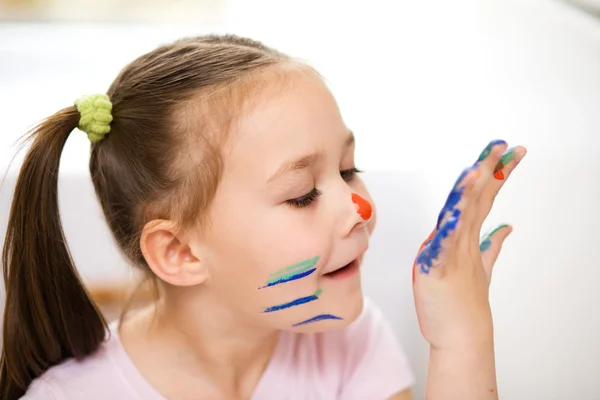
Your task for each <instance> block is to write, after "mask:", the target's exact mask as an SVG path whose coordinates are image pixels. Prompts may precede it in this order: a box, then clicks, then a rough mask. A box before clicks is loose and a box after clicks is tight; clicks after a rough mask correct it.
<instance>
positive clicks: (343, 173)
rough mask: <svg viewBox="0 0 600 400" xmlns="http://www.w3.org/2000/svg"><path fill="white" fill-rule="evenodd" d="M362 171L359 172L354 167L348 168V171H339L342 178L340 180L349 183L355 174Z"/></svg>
mask: <svg viewBox="0 0 600 400" xmlns="http://www.w3.org/2000/svg"><path fill="white" fill-rule="evenodd" d="M361 172H362V171H361V170H359V169H358V168H356V167H353V168H350V169H344V170H342V171H340V175H341V176H342V179H343V180H344V181H346V182H351V181H352V180H353V179H354V178H355V177H356V174H359V173H361Z"/></svg>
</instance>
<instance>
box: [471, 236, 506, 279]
mask: <svg viewBox="0 0 600 400" xmlns="http://www.w3.org/2000/svg"><path fill="white" fill-rule="evenodd" d="M511 232H512V227H511V226H510V225H507V224H501V225H498V226H496V227H495V228H493V229H492V230H490V231H489V232H488V233H486V234H485V235H483V236H482V238H481V242H480V244H479V249H480V251H481V259H482V262H483V269H484V270H485V273H486V275H487V276H488V278H491V276H492V269H493V267H494V263H495V262H496V260H497V259H498V255H499V254H500V250H502V244H503V243H504V240H505V239H506V238H507V237H508V235H510V233H511Z"/></svg>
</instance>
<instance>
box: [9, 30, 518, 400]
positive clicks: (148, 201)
mask: <svg viewBox="0 0 600 400" xmlns="http://www.w3.org/2000/svg"><path fill="white" fill-rule="evenodd" d="M76 127H79V129H80V130H82V131H83V132H85V133H87V135H88V137H89V139H90V140H91V142H92V147H91V150H92V151H91V160H90V172H91V176H92V180H93V183H94V187H95V190H96V194H97V197H98V199H99V201H100V203H101V205H102V208H103V211H104V214H105V217H106V220H107V222H108V224H109V226H110V229H111V231H112V233H113V235H114V238H115V240H116V242H117V244H118V246H119V247H120V248H121V250H122V251H123V252H124V254H125V255H126V256H127V257H128V258H129V260H130V261H131V263H132V264H134V265H135V266H137V267H139V268H141V269H142V270H143V271H144V272H145V273H146V274H147V276H148V277H149V278H150V279H152V280H153V281H154V282H155V283H156V286H157V288H158V296H157V299H156V301H155V302H153V303H152V304H151V305H150V306H148V307H147V308H143V309H140V310H137V311H135V312H130V313H127V314H126V315H125V316H124V317H123V318H122V320H121V321H120V322H119V323H118V324H111V325H110V326H107V324H106V323H105V321H104V319H103V318H102V317H101V315H100V314H99V312H98V310H97V308H96V307H95V305H94V304H93V303H92V301H91V300H90V299H89V297H88V294H87V293H86V290H85V288H84V286H83V285H82V283H81V281H80V279H79V277H78V275H77V272H76V269H75V267H74V265H73V263H72V260H71V257H70V254H69V251H68V248H67V246H66V244H65V240H64V235H63V231H62V228H61V224H60V218H59V212H58V204H57V179H58V167H59V160H60V154H61V150H62V148H63V146H64V144H65V142H66V140H67V138H68V136H69V134H70V133H71V131H73V130H74V129H75V128H76ZM30 139H32V140H33V143H32V146H31V148H30V150H29V152H28V154H27V157H26V159H25V161H24V164H23V166H22V169H21V171H20V175H19V179H18V182H17V187H16V190H15V194H14V200H13V205H12V209H11V214H10V220H9V225H8V231H7V236H6V241H5V245H4V252H3V263H4V268H5V269H4V278H5V284H6V287H7V301H6V309H5V314H4V333H3V348H2V360H1V372H0V388H1V389H0V391H1V395H0V398H1V399H3V400H6V399H10V400H13V399H17V398H25V399H145V400H160V399H238V398H239V399H247V398H252V399H325V400H329V399H410V398H411V395H410V391H409V388H410V386H411V384H412V382H413V376H412V373H411V372H410V370H409V367H408V366H407V363H406V359H405V357H404V355H403V353H402V351H401V349H400V347H399V345H398V344H397V343H396V341H395V339H394V337H393V333H392V331H391V329H390V327H389V325H388V323H387V322H386V321H385V319H384V317H383V316H382V315H381V313H380V312H379V311H378V310H377V308H376V307H375V306H374V305H373V304H371V303H369V302H368V301H364V300H363V295H362V293H361V285H360V274H359V268H360V264H361V261H362V259H363V255H364V253H365V251H366V250H367V247H368V243H369V235H370V233H371V231H372V229H373V226H374V224H375V219H374V216H373V207H372V205H371V200H370V198H369V194H368V193H367V190H366V188H365V186H364V184H363V183H362V181H361V180H360V178H359V177H358V176H357V175H356V173H357V172H358V171H357V170H356V168H355V165H354V146H355V144H354V136H353V135H352V132H351V131H350V130H349V129H348V128H347V127H346V126H345V124H344V122H343V120H342V118H341V116H340V112H339V110H338V107H337V104H336V102H335V100H334V98H333V97H332V95H331V93H330V92H329V90H328V89H327V87H326V86H325V84H324V83H323V81H322V79H321V78H320V76H319V75H318V73H317V72H315V71H314V70H313V69H312V68H310V67H309V66H307V65H305V64H303V63H301V62H299V61H297V60H295V59H293V58H290V57H288V56H286V55H284V54H282V53H280V52H277V51H275V50H273V49H270V48H268V47H266V46H264V45H263V44H261V43H259V42H255V41H252V40H248V39H243V38H239V37H236V36H205V37H198V38H191V39H186V40H181V41H178V42H175V43H173V44H171V45H168V46H162V47H159V48H158V49H156V50H154V51H152V52H150V53H148V54H146V55H143V56H142V57H140V58H138V59H137V60H135V61H134V62H133V63H131V64H130V65H129V66H127V67H126V68H125V69H124V70H123V71H122V72H121V74H120V75H119V76H118V77H117V79H116V80H115V81H114V83H113V84H112V85H111V87H110V88H109V90H108V93H107V95H94V96H84V97H82V98H81V99H79V100H77V101H76V102H75V105H74V106H71V107H68V108H65V109H63V110H61V111H59V112H58V113H56V114H54V115H53V116H51V117H49V118H48V119H46V120H45V121H43V122H42V123H41V124H40V125H39V126H38V127H37V128H35V129H34V130H33V132H32V134H31V136H30ZM506 147H507V146H506V144H505V143H504V142H502V141H496V142H492V143H490V145H489V146H488V147H486V149H485V150H484V152H483V153H482V155H481V156H480V157H479V159H478V160H477V162H476V163H475V164H474V165H473V166H472V167H470V168H468V169H467V170H465V172H464V173H463V174H462V175H461V177H460V178H459V180H458V182H457V183H456V185H455V186H454V188H453V189H452V192H451V194H450V196H449V198H448V202H447V203H446V205H445V206H444V208H443V210H442V212H441V213H440V218H439V220H438V223H437V225H436V228H435V230H434V231H433V233H432V235H431V236H430V237H429V238H428V240H427V241H426V242H425V243H424V244H423V246H422V248H421V250H420V252H419V254H418V256H417V259H416V261H415V265H414V266H413V282H414V293H415V303H416V307H417V312H418V317H419V323H420V326H421V330H422V333H423V335H424V336H425V339H426V340H427V341H428V342H429V343H430V345H431V354H430V368H429V376H428V380H427V397H428V398H430V399H449V398H453V399H454V398H456V399H477V400H480V399H488V398H489V399H495V398H497V393H496V382H495V367H494V350H493V332H492V319H491V313H490V308H489V302H488V287H489V283H490V275H491V269H492V265H493V264H494V261H495V259H496V257H497V255H498V253H499V251H500V246H501V245H502V242H503V240H504V239H505V237H506V236H507V235H508V234H509V233H510V228H509V227H508V226H504V227H502V228H501V229H498V230H497V231H496V232H494V233H493V234H492V235H490V236H489V237H487V238H486V239H485V240H484V242H483V243H482V245H481V246H482V247H481V250H480V247H479V242H478V236H479V232H480V229H481V225H482V223H483V221H484V219H485V217H486V216H487V214H488V212H489V211H490V208H491V206H492V202H493V199H494V197H495V195H496V193H497V192H498V191H499V190H500V188H501V187H502V184H503V183H504V179H505V178H506V177H507V176H508V175H509V174H510V173H511V171H512V170H513V168H514V167H515V166H516V164H517V162H518V161H519V160H520V159H521V158H522V157H523V156H524V154H525V149H524V148H522V147H517V148H514V149H512V150H509V151H507V152H506V153H505V155H504V156H502V154H503V152H505V150H506ZM501 157H502V159H501ZM493 174H495V175H494V176H495V178H494V177H493ZM22 396H24V397H22Z"/></svg>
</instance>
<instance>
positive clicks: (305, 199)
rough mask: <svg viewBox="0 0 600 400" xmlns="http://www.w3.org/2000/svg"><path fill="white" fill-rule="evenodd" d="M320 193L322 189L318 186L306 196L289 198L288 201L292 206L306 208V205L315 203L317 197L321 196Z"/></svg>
mask: <svg viewBox="0 0 600 400" xmlns="http://www.w3.org/2000/svg"><path fill="white" fill-rule="evenodd" d="M320 195H321V191H320V190H319V189H317V188H313V190H311V191H310V192H308V193H307V194H305V195H304V196H300V197H298V198H295V199H291V200H287V201H286V203H288V204H289V205H290V206H292V207H295V208H304V207H308V206H310V205H311V204H312V203H314V202H315V201H316V200H317V197H319V196H320Z"/></svg>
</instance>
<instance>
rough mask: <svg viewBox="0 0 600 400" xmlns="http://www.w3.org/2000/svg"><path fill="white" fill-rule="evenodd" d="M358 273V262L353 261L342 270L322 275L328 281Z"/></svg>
mask: <svg viewBox="0 0 600 400" xmlns="http://www.w3.org/2000/svg"><path fill="white" fill-rule="evenodd" d="M356 272H358V260H354V261H352V262H351V263H349V264H346V265H344V266H343V267H342V268H338V269H336V270H335V271H331V272H329V273H326V274H323V276H324V277H326V278H329V279H341V278H344V277H347V276H350V275H353V274H354V273H356Z"/></svg>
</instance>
